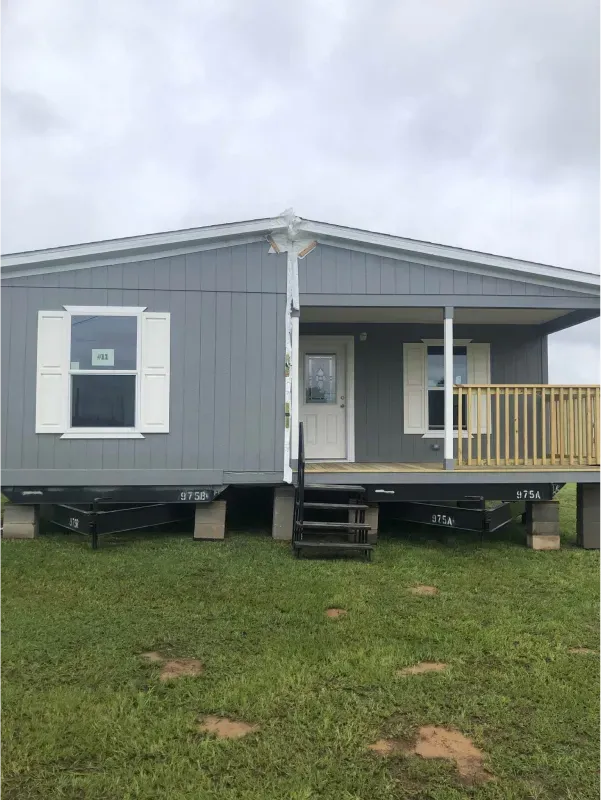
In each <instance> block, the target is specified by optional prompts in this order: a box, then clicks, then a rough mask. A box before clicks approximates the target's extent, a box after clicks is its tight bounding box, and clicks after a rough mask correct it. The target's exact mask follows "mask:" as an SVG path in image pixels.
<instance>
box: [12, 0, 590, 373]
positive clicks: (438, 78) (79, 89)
mask: <svg viewBox="0 0 601 800" xmlns="http://www.w3.org/2000/svg"><path fill="white" fill-rule="evenodd" d="M598 18H599V9H598V4H597V3H595V2H593V0H574V1H573V2H572V3H548V2H547V0H531V2H528V3H523V2H518V0H491V2H488V3H484V4H483V3H481V2H476V0H460V2H456V3H452V4H449V3H448V2H443V0H428V1H427V2H421V1H420V0H381V2H380V3H378V4H376V5H374V4H373V3H369V2H367V0H353V1H352V2H351V0H332V2H329V3H327V4H323V3H319V2H317V0H301V2H300V3H296V4H286V3H279V2H276V0H260V2H257V3H252V4H248V3H244V2H242V0H221V1H220V2H218V0H204V2H202V1H201V0H197V1H194V0H174V1H173V2H172V3H169V4H168V5H165V4H164V3H162V2H159V0H150V1H149V2H145V3H141V2H139V1H138V2H136V1H135V0H131V2H129V3H119V2H117V0H107V1H106V2H104V3H101V4H95V5H90V4H86V3H81V2H79V0H55V2H53V3H52V4H48V3H47V2H45V0H23V1H22V2H20V3H15V4H12V5H11V6H10V7H8V6H7V7H6V9H5V10H4V11H3V28H4V30H3V45H4V53H3V83H4V89H3V91H4V102H3V165H2V166H3V170H2V172H3V175H2V181H3V196H2V202H3V230H2V233H3V246H2V249H3V251H4V252H9V251H14V250H21V249H33V248H38V247H45V246H52V245H57V244H65V243H72V242H76V241H86V240H87V241H89V240H94V239H100V238H111V237H115V236H126V235H129V234H136V233H142V232H151V231H157V230H167V229H170V228H181V227H186V226H191V225H201V224H207V223H211V222H217V221H227V220H235V219H244V218H252V217H258V216H271V215H273V214H274V213H277V212H278V211H280V210H281V209H282V208H285V207H288V206H290V205H293V206H294V207H295V209H296V210H297V212H298V213H300V214H301V215H303V216H307V217H311V218H314V219H324V220H327V221H331V222H337V223H340V224H347V225H355V226H357V227H366V228H372V229H376V230H381V231H387V232H391V233H397V234H400V235H405V236H409V237H414V238H422V239H426V240H430V241H442V242H445V243H448V244H456V245H460V246H464V247H469V248H473V249H482V250H485V251H489V252H497V253H502V254H506V255H513V256H518V257H523V258H527V259H532V260H535V261H543V262H550V263H554V264H559V265H563V266H567V267H573V268H577V269H587V270H596V269H598V262H599V242H598V234H599V231H598V220H599V192H598V186H599V146H598V143H599V43H598V31H599V19H598ZM582 330H583V331H584V334H585V336H586V339H585V341H583V342H582V343H578V344H575V343H574V342H573V341H572V340H571V339H570V336H571V333H570V332H567V333H565V334H557V335H556V336H554V337H552V341H551V348H550V351H551V352H550V363H551V371H552V373H553V374H554V375H555V377H556V379H557V380H568V379H574V380H583V381H584V380H591V379H592V378H591V377H590V375H591V368H590V364H592V363H595V364H597V365H598V347H599V341H598V327H596V326H595V325H594V324H591V325H589V326H588V327H587V326H583V327H582ZM579 348H580V349H579ZM582 348H590V349H591V353H592V356H591V355H590V354H589V353H588V351H587V356H586V359H582V358H580V357H579V354H581V353H582V352H584V351H583V349H582ZM596 374H597V377H598V366H597V373H596Z"/></svg>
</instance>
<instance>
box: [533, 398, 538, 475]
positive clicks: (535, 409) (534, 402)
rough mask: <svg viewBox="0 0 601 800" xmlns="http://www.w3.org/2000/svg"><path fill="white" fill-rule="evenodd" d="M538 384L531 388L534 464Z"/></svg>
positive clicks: (535, 459)
mask: <svg viewBox="0 0 601 800" xmlns="http://www.w3.org/2000/svg"><path fill="white" fill-rule="evenodd" d="M537 416H538V386H535V387H534V388H533V389H532V464H533V465H534V466H536V464H537V462H538V442H537V441H536V437H537V436H538V420H537V419H536V418H537Z"/></svg>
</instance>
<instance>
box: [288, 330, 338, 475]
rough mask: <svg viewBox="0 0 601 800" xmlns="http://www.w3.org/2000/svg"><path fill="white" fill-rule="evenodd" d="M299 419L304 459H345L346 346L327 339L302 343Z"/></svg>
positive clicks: (302, 338)
mask: <svg viewBox="0 0 601 800" xmlns="http://www.w3.org/2000/svg"><path fill="white" fill-rule="evenodd" d="M300 356H301V357H300V369H301V371H302V374H301V375H300V376H299V378H300V380H299V388H300V418H301V421H302V422H303V423H304V433H305V458H308V459H320V460H322V461H330V460H334V459H345V458H346V457H347V449H346V439H347V431H346V421H347V420H346V407H347V398H346V393H347V387H346V345H345V344H344V343H341V342H340V341H338V342H336V341H334V340H328V339H327V338H326V337H325V336H324V337H307V338H304V337H301V340H300Z"/></svg>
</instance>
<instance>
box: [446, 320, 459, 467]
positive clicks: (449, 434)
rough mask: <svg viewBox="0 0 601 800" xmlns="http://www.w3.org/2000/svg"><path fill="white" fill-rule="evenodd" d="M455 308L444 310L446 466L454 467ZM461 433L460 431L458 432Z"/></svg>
mask: <svg viewBox="0 0 601 800" xmlns="http://www.w3.org/2000/svg"><path fill="white" fill-rule="evenodd" d="M454 378H455V376H454V375H453V308H452V307H450V306H446V307H445V310H444V456H443V458H444V468H445V469H453V466H454V464H453V381H454ZM458 435H460V432H458Z"/></svg>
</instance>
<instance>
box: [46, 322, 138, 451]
mask: <svg viewBox="0 0 601 800" xmlns="http://www.w3.org/2000/svg"><path fill="white" fill-rule="evenodd" d="M63 308H64V309H65V311H66V312H67V323H68V324H67V326H66V327H67V331H68V334H67V336H68V339H67V342H66V347H67V359H68V363H69V369H68V376H69V383H68V386H69V388H68V392H67V398H66V403H67V419H68V420H69V427H68V428H67V430H66V431H65V433H63V434H62V436H61V439H144V435H143V434H142V433H141V432H140V430H139V426H140V413H141V406H140V402H141V369H142V313H143V312H144V311H146V308H147V307H146V306H63ZM74 316H96V317H98V316H103V317H136V369H135V370H131V369H126V370H123V369H103V370H102V371H101V370H93V369H83V370H81V369H76V370H73V369H71V363H72V362H71V318H72V317H74ZM132 374H135V376H136V400H135V425H134V426H133V427H132V428H74V427H72V422H71V420H72V408H71V387H72V383H73V381H72V376H73V375H132Z"/></svg>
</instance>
